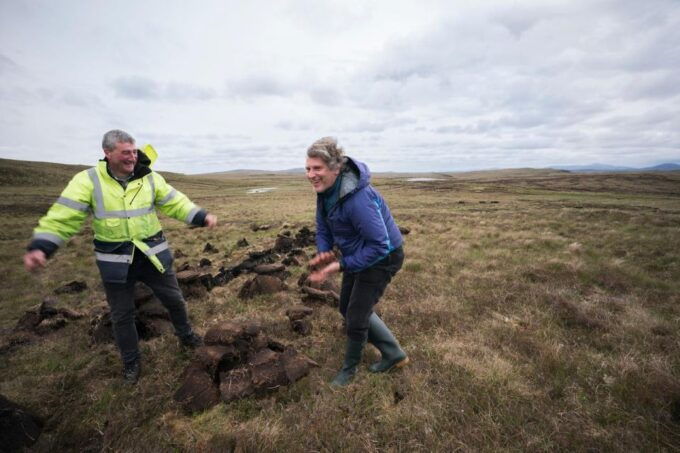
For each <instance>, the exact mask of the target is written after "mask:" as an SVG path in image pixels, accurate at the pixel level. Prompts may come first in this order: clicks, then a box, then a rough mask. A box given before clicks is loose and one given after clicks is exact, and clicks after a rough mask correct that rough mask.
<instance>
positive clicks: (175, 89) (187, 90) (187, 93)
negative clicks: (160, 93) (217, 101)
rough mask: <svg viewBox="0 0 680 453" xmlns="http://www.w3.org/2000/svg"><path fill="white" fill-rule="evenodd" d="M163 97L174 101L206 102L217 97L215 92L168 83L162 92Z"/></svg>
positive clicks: (188, 85)
mask: <svg viewBox="0 0 680 453" xmlns="http://www.w3.org/2000/svg"><path fill="white" fill-rule="evenodd" d="M164 97H166V98H168V99H172V100H176V101H183V100H199V101H206V100H210V99H214V98H216V97H217V91H215V90H213V89H212V88H204V87H200V86H197V85H192V84H189V83H169V84H168V85H167V86H166V87H165V90H164Z"/></svg>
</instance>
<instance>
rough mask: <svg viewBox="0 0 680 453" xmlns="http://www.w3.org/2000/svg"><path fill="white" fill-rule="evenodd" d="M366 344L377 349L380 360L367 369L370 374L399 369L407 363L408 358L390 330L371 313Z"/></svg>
mask: <svg viewBox="0 0 680 453" xmlns="http://www.w3.org/2000/svg"><path fill="white" fill-rule="evenodd" d="M368 322H369V324H368V342H369V343H371V344H372V345H373V346H375V347H376V348H378V350H379V351H380V354H382V358H381V359H380V361H379V362H375V363H374V364H372V365H370V366H369V367H368V370H369V371H371V372H372V373H385V372H387V371H390V370H393V369H395V368H401V367H403V366H404V365H406V364H407V363H408V357H407V356H406V353H405V352H404V350H403V349H401V347H399V342H398V341H397V339H396V338H394V335H392V332H390V329H388V328H387V326H386V325H385V323H384V322H383V321H382V319H380V317H379V316H378V315H376V314H375V313H373V314H372V315H371V317H370V318H369V319H368Z"/></svg>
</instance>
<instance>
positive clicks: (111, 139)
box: [102, 129, 135, 151]
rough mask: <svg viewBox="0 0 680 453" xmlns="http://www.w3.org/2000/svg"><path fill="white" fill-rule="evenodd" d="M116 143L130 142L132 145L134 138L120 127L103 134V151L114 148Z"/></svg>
mask: <svg viewBox="0 0 680 453" xmlns="http://www.w3.org/2000/svg"><path fill="white" fill-rule="evenodd" d="M116 143H130V144H132V145H134V144H135V139H134V138H132V135H130V134H128V133H127V132H125V131H121V130H120V129H113V130H111V131H108V132H107V133H106V134H104V138H103V139H102V148H103V149H104V150H105V151H113V150H114V149H116Z"/></svg>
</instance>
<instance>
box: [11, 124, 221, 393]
mask: <svg viewBox="0 0 680 453" xmlns="http://www.w3.org/2000/svg"><path fill="white" fill-rule="evenodd" d="M102 148H103V149H104V159H102V160H100V161H99V163H98V165H97V166H96V167H93V168H90V169H89V170H84V171H82V172H80V173H78V174H77V175H75V176H74V177H73V179H71V181H70V182H69V184H68V185H67V186H66V188H65V189H64V191H63V192H62V193H61V196H60V197H59V198H58V199H57V201H56V203H54V204H53V205H52V207H51V208H50V209H49V211H48V212H47V215H45V216H44V217H43V218H41V219H40V222H39V224H38V226H37V227H36V228H35V230H34V233H33V240H32V241H31V243H30V244H29V246H28V252H27V253H26V254H25V255H24V265H25V267H26V269H27V270H29V271H35V270H37V269H38V268H40V267H43V266H45V264H46V261H47V258H49V257H50V256H52V255H53V254H54V252H56V250H57V249H58V248H59V246H61V245H62V244H64V243H65V242H66V241H68V240H69V239H70V238H71V237H72V236H73V235H74V234H76V233H77V232H78V231H79V230H80V228H81V226H82V224H83V222H84V221H85V219H86V218H87V216H88V214H89V213H90V212H92V214H93V216H94V219H93V221H92V227H93V229H94V248H95V254H96V260H97V266H98V267H99V272H100V274H101V277H102V280H103V282H104V289H105V291H106V299H107V301H108V304H109V307H110V309H111V318H112V321H113V333H114V337H115V341H116V346H117V347H118V350H119V351H120V354H121V357H122V359H123V365H124V366H123V378H124V379H125V381H127V382H129V383H136V382H137V380H138V379H139V375H140V372H141V363H140V353H139V345H138V336H137V329H136V327H135V304H134V287H135V283H136V282H137V281H142V282H144V283H145V284H146V285H147V286H149V287H150V288H151V289H152V290H153V292H154V294H155V295H156V297H158V299H160V301H161V302H162V303H163V305H164V306H165V308H166V309H167V310H168V312H169V313H170V319H171V320H172V324H173V326H174V328H175V335H177V337H178V338H179V340H180V342H181V344H182V345H183V346H184V347H188V348H195V347H197V346H200V345H201V344H202V340H201V337H199V336H198V335H196V334H195V333H194V331H193V330H192V328H191V325H190V324H189V319H188V317H187V311H186V306H185V301H184V297H183V296H182V292H181V291H180V289H179V285H178V283H177V278H176V276H175V272H174V271H173V269H172V260H173V257H172V253H171V251H170V249H169V248H168V242H167V240H166V239H165V236H164V235H163V231H162V229H161V224H160V222H159V221H158V217H157V216H156V208H158V209H159V210H160V211H162V212H163V213H164V214H166V215H168V216H170V217H173V218H175V219H178V220H182V221H184V222H186V223H188V224H191V225H196V226H207V227H211V228H212V227H214V226H215V225H217V218H216V217H215V216H214V215H212V214H208V213H207V212H206V211H205V210H203V209H201V208H199V207H198V206H196V205H195V204H194V203H192V202H191V200H189V199H188V198H187V197H186V195H184V194H183V193H181V192H179V191H177V190H175V189H173V188H172V186H170V185H169V184H168V183H166V182H165V179H163V177H162V176H161V175H159V174H158V173H156V172H155V171H153V170H151V168H149V167H150V165H151V164H152V163H153V162H152V158H153V159H154V160H155V157H156V156H155V152H153V148H150V147H149V148H147V149H148V150H149V151H148V154H151V156H148V155H147V154H146V153H144V152H143V151H141V150H138V149H137V148H136V147H135V140H134V138H132V136H130V135H129V134H128V133H126V132H124V131H121V130H112V131H109V132H107V133H106V134H104V138H103V140H102Z"/></svg>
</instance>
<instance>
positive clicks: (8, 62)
mask: <svg viewBox="0 0 680 453" xmlns="http://www.w3.org/2000/svg"><path fill="white" fill-rule="evenodd" d="M18 69H19V66H18V65H17V64H16V63H15V62H14V60H12V59H11V58H9V57H7V56H5V55H3V54H0V75H6V74H9V73H12V72H16V71H18Z"/></svg>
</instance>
